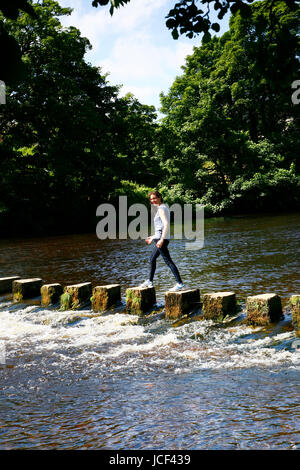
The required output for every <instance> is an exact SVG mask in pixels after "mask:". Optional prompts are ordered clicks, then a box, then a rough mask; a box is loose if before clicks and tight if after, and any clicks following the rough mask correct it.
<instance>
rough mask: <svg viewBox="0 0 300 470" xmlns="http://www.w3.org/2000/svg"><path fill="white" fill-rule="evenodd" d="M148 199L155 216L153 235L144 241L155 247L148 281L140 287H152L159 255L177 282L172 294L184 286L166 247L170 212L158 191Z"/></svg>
mask: <svg viewBox="0 0 300 470" xmlns="http://www.w3.org/2000/svg"><path fill="white" fill-rule="evenodd" d="M148 197H149V200H150V203H151V204H152V205H153V206H154V207H155V208H156V214H155V217H154V228H155V234H154V235H152V236H150V237H147V238H146V240H145V241H146V243H147V245H150V244H151V243H152V242H153V240H154V242H155V245H154V247H153V251H152V253H151V256H150V273H149V279H148V280H147V281H145V282H143V284H141V285H140V287H153V278H154V274H155V270H156V260H157V258H158V257H159V255H161V256H162V257H163V260H164V261H165V263H166V264H167V266H169V268H170V269H171V271H172V273H173V274H174V277H175V279H176V281H177V282H176V284H175V286H174V287H173V288H172V289H170V290H171V291H173V292H174V291H177V290H180V289H182V288H183V287H184V284H183V283H182V280H181V277H180V274H179V271H178V269H177V267H176V265H175V263H174V261H173V260H172V258H171V256H170V253H169V250H168V245H169V243H170V211H169V209H168V207H167V206H166V205H165V204H163V199H162V195H161V194H160V193H159V192H158V191H152V192H151V193H150V194H149V196H148Z"/></svg>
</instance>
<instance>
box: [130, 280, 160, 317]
mask: <svg viewBox="0 0 300 470" xmlns="http://www.w3.org/2000/svg"><path fill="white" fill-rule="evenodd" d="M155 303H156V295H155V289H154V287H131V288H130V289H126V312H127V313H132V314H134V315H143V314H144V313H146V312H148V311H149V310H150V309H151V308H152V307H153V305H154V304H155Z"/></svg>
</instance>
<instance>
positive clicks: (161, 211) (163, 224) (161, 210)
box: [152, 204, 170, 240]
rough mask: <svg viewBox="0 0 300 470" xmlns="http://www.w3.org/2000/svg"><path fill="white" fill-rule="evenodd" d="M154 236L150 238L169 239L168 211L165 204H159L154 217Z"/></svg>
mask: <svg viewBox="0 0 300 470" xmlns="http://www.w3.org/2000/svg"><path fill="white" fill-rule="evenodd" d="M154 228H155V234H154V235H153V236H152V238H153V239H154V238H158V239H160V240H169V239H170V210H169V208H168V206H166V205H165V204H160V205H159V206H158V208H157V211H156V214H155V216H154Z"/></svg>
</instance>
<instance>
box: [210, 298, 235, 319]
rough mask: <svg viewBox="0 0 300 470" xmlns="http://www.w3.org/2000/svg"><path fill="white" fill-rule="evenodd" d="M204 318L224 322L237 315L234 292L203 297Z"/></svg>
mask: <svg viewBox="0 0 300 470" xmlns="http://www.w3.org/2000/svg"><path fill="white" fill-rule="evenodd" d="M202 310H203V316H204V318H207V319H211V320H218V321H220V320H223V319H224V318H225V317H226V316H228V315H234V314H235V313H236V298H235V293H234V292H211V293H208V294H204V295H203V306H202Z"/></svg>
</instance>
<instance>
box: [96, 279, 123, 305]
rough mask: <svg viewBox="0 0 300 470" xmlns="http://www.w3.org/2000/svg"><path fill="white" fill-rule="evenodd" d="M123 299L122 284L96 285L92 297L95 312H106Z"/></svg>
mask: <svg viewBox="0 0 300 470" xmlns="http://www.w3.org/2000/svg"><path fill="white" fill-rule="evenodd" d="M120 301H121V286H120V284H111V285H108V286H96V287H94V289H93V296H92V297H91V302H92V309H93V310H94V312H104V311H105V310H108V309H109V308H110V307H112V306H113V305H115V304H116V303H118V302H120Z"/></svg>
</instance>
